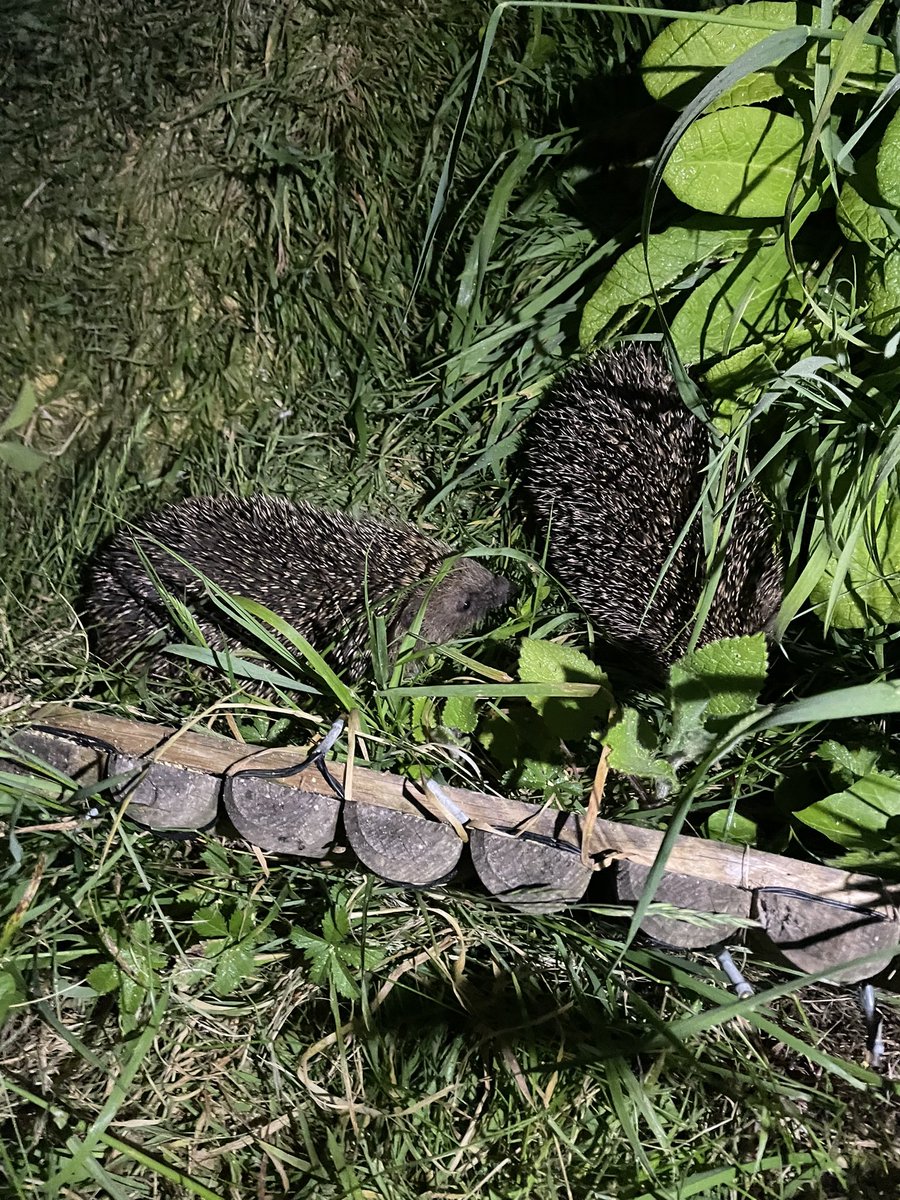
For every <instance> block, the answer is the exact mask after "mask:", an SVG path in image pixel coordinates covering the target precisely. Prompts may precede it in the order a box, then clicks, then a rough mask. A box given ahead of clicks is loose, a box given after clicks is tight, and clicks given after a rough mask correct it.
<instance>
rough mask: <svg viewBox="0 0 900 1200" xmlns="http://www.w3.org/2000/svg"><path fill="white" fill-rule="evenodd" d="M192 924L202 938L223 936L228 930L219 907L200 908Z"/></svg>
mask: <svg viewBox="0 0 900 1200" xmlns="http://www.w3.org/2000/svg"><path fill="white" fill-rule="evenodd" d="M191 925H192V926H193V928H194V929H195V930H196V931H197V934H198V935H199V936H200V937H202V938H223V937H224V936H225V934H226V933H227V932H228V928H227V925H226V924H225V917H224V915H223V914H222V912H221V910H220V909H218V908H213V907H209V908H198V909H197V911H196V912H195V913H194V916H193V919H192V921H191Z"/></svg>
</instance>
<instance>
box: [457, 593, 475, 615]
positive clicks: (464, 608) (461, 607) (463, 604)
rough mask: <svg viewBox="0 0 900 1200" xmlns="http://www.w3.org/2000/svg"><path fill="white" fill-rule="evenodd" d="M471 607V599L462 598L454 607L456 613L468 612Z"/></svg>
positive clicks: (468, 597) (467, 597) (469, 597)
mask: <svg viewBox="0 0 900 1200" xmlns="http://www.w3.org/2000/svg"><path fill="white" fill-rule="evenodd" d="M471 607H472V597H471V596H464V597H463V598H462V600H460V602H459V604H458V605H457V606H456V611H457V612H468V611H469V609H470V608H471Z"/></svg>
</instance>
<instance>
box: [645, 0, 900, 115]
mask: <svg viewBox="0 0 900 1200" xmlns="http://www.w3.org/2000/svg"><path fill="white" fill-rule="evenodd" d="M735 7H736V6H732V8H733V9H735ZM710 11H712V12H727V11H728V10H727V9H725V8H721V7H720V8H718V9H712V10H710ZM736 12H737V15H739V16H741V17H744V18H753V19H755V20H758V21H760V22H761V23H764V24H765V25H766V26H767V28H763V29H749V28H745V27H742V26H737V25H720V24H717V23H716V24H713V23H712V22H709V23H707V24H702V23H700V22H698V21H691V20H677V21H673V22H672V24H671V25H667V26H666V28H665V29H664V30H663V31H662V33H661V34H660V35H659V36H658V37H657V38H655V39H654V41H653V42H651V44H650V46H649V47H648V49H647V51H646V53H645V55H644V58H643V62H642V64H641V66H642V78H643V81H644V86H645V87H646V88H647V90H648V92H650V94H651V95H652V96H653V97H654V98H655V99H657V100H661V101H662V102H663V103H665V104H671V105H674V106H675V107H677V108H684V107H685V105H687V104H688V103H689V101H690V100H692V99H693V98H694V96H696V95H697V93H698V92H699V91H700V89H701V87H703V86H704V85H705V84H707V83H709V81H710V80H711V79H712V78H713V76H714V75H716V74H718V72H719V71H720V70H721V69H722V68H723V67H725V66H727V65H728V64H729V63H732V62H734V61H735V59H737V58H739V57H740V55H741V54H743V53H744V52H745V51H747V50H749V49H750V48H751V47H753V46H756V45H758V44H759V43H760V42H761V41H763V40H764V39H765V38H766V37H767V36H768V35H769V33H770V32H771V31H774V30H778V29H790V28H792V27H794V26H796V25H798V24H800V25H805V24H807V23H809V22H810V21H812V22H813V23H816V24H818V23H819V19H820V10H819V8H817V7H811V6H806V5H804V7H803V10H802V11H801V12H800V13H798V11H797V5H796V4H781V3H775V2H773V0H761V2H758V3H750V4H743V5H740V7H739V8H736ZM831 27H832V29H834V30H835V31H837V32H841V33H844V32H846V31H847V30H849V29H850V27H851V22H850V21H849V20H847V18H846V17H840V16H838V17H835V18H834V19H833V20H832V23H831ZM842 45H843V43H842V41H840V40H837V39H836V40H834V41H833V42H830V43H829V47H830V54H831V63H832V65H834V64H835V63H836V61H837V57H838V54H839V53H840V52H841V49H842ZM821 53H822V43H821V42H820V41H818V40H816V39H810V42H809V48H808V50H807V52H806V54H805V56H803V57H802V60H801V61H798V57H799V56H792V57H791V58H790V59H788V60H786V61H784V62H782V63H779V64H775V65H774V66H771V67H767V68H765V69H763V70H760V71H754V72H753V73H752V74H750V75H747V76H745V77H744V79H742V80H741V81H740V82H739V83H736V84H735V85H734V86H733V87H731V88H729V89H728V91H726V92H725V93H723V95H722V96H720V97H719V98H718V99H717V100H715V101H714V104H713V105H710V108H712V107H716V108H721V107H726V106H731V105H736V104H755V103H759V102H760V101H764V100H770V99H773V98H774V97H776V96H779V95H781V93H782V92H783V91H784V89H785V87H786V86H787V85H788V84H796V85H799V86H800V87H804V88H812V86H813V79H814V72H815V67H816V61H817V58H818V57H819V56H820V55H821ZM895 70H896V68H895V65H894V57H893V55H892V54H891V52H890V51H889V50H887V49H884V48H882V47H879V46H870V45H860V46H857V47H856V49H855V50H854V51H853V52H852V60H851V62H850V64H849V69H848V73H847V75H846V78H845V79H844V81H843V83H842V84H841V90H842V91H845V92H846V91H860V90H863V91H865V90H873V91H874V90H880V89H881V88H882V87H883V86H884V84H885V83H886V82H887V80H888V79H890V77H891V76H892V75H893V74H894V71H895Z"/></svg>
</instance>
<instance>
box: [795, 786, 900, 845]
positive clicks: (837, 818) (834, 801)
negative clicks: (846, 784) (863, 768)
mask: <svg viewBox="0 0 900 1200" xmlns="http://www.w3.org/2000/svg"><path fill="white" fill-rule="evenodd" d="M794 816H795V817H797V819H798V820H800V821H802V822H803V823H804V824H805V825H809V826H810V828H811V829H815V830H817V831H818V832H819V833H824V834H825V836H826V837H829V838H831V840H832V841H833V842H837V844H838V845H839V846H858V845H860V843H863V844H866V843H869V844H871V843H872V835H873V834H876V835H877V834H880V833H882V832H883V831H884V829H885V826H886V825H887V823H888V821H890V820H891V819H893V818H897V817H900V779H898V778H897V777H895V776H891V775H879V774H877V773H876V774H872V775H866V776H865V777H864V778H863V779H859V780H857V782H856V783H854V784H853V786H852V787H850V788H847V790H846V791H844V792H834V793H832V795H830V796H826V797H825V798H824V800H820V801H819V802H818V803H817V804H812V805H810V807H809V808H801V809H800V811H799V812H796V813H794Z"/></svg>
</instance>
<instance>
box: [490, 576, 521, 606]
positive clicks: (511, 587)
mask: <svg viewBox="0 0 900 1200" xmlns="http://www.w3.org/2000/svg"><path fill="white" fill-rule="evenodd" d="M494 578H495V580H496V582H495V583H494V600H495V603H497V604H498V605H499V604H506V603H507V601H509V600H512V599H513V597H514V596H515V595H516V593H517V592H518V590H519V589H518V588H517V587H516V586H515V584H512V583H510V582H509V580H508V579H504V578H503V576H502V575H496V576H495V577H494Z"/></svg>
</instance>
